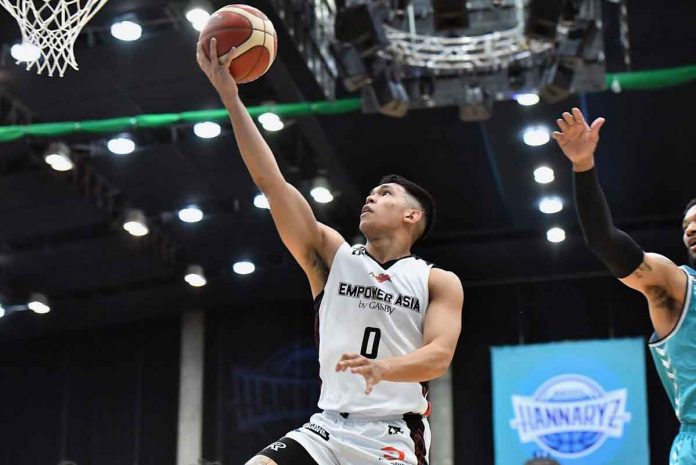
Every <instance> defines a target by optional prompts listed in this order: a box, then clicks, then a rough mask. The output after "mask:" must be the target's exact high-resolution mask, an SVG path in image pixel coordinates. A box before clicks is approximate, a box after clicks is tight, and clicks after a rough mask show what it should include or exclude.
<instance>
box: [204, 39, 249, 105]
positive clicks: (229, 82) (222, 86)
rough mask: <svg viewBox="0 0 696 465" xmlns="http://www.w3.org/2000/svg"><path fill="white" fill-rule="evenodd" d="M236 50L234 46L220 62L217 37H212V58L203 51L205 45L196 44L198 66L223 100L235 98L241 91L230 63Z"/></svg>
mask: <svg viewBox="0 0 696 465" xmlns="http://www.w3.org/2000/svg"><path fill="white" fill-rule="evenodd" d="M234 51H235V48H232V49H231V50H230V51H229V52H227V56H225V61H224V62H220V58H218V54H217V40H216V39H215V37H213V38H212V39H210V59H208V58H207V57H206V56H205V53H203V47H202V46H201V43H200V42H198V44H197V46H196V61H197V62H198V66H200V68H201V70H203V72H204V73H205V75H206V76H207V77H208V79H209V80H210V83H211V84H212V85H213V87H215V90H217V92H218V94H220V97H221V98H222V100H223V101H225V100H226V99H233V98H235V97H236V96H237V95H238V93H239V88H238V87H237V82H236V81H235V80H234V78H233V77H232V75H231V74H230V71H229V69H230V63H232V60H233V58H234Z"/></svg>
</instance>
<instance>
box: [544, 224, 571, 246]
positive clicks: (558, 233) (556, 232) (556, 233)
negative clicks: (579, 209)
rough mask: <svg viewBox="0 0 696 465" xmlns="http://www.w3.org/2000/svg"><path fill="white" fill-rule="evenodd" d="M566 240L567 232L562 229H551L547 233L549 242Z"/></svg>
mask: <svg viewBox="0 0 696 465" xmlns="http://www.w3.org/2000/svg"><path fill="white" fill-rule="evenodd" d="M565 238H566V234H565V231H564V230H563V229H561V228H551V229H549V230H548V231H546V240H548V241H549V242H556V243H557V242H563V241H564V240H565Z"/></svg>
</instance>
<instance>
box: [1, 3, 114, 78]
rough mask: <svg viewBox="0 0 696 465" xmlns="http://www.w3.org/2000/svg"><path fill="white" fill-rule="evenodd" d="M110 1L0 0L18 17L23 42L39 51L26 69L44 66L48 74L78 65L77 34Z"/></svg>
mask: <svg viewBox="0 0 696 465" xmlns="http://www.w3.org/2000/svg"><path fill="white" fill-rule="evenodd" d="M107 1H108V0H0V5H2V6H3V7H5V9H6V10H7V11H9V12H10V14H11V15H12V16H13V17H14V18H15V19H16V20H17V23H18V24H19V28H20V29H21V31H22V43H23V44H31V45H34V46H36V47H38V49H39V51H40V56H39V58H38V59H36V60H33V61H28V62H27V63H26V65H27V71H28V70H30V69H32V68H33V67H34V66H36V72H37V73H38V74H41V73H42V72H43V71H44V70H45V71H47V72H48V75H49V76H53V74H54V73H58V74H59V75H60V77H63V74H65V69H66V68H67V67H68V65H70V66H71V67H72V68H73V69H75V70H77V69H78V67H77V61H76V60H75V54H74V53H73V46H74V45H75V41H76V40H77V36H78V35H79V34H80V31H81V30H82V28H83V27H84V26H85V24H87V22H88V21H89V20H90V19H92V16H94V15H95V14H96V13H97V11H99V9H100V8H101V7H102V6H104V4H105V3H106V2H107ZM37 4H38V6H37ZM20 62H21V61H17V64H19V63H20Z"/></svg>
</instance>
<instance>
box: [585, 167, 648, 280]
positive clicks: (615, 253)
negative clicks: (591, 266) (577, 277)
mask: <svg viewBox="0 0 696 465" xmlns="http://www.w3.org/2000/svg"><path fill="white" fill-rule="evenodd" d="M574 181H575V182H574V184H575V205H576V208H577V210H578V217H579V218H580V227H581V228H582V232H583V234H584V236H585V242H586V243H587V245H588V246H589V248H590V250H592V252H594V253H595V255H597V256H598V257H599V259H600V260H602V261H603V262H604V264H605V265H606V266H607V268H609V271H611V272H612V274H613V275H614V276H616V277H617V278H625V277H626V276H628V275H629V274H631V273H633V272H634V271H635V270H636V269H637V268H638V267H639V266H640V264H641V263H642V262H643V250H642V249H641V248H640V246H639V245H638V244H636V243H635V242H634V241H633V239H631V238H630V236H629V235H628V234H626V233H625V232H623V231H621V230H620V229H618V228H616V226H614V224H613V223H612V219H611V212H610V211H609V204H607V199H606V198H605V197H604V193H603V192H602V188H601V187H600V186H599V181H598V180H597V170H596V169H595V168H592V169H591V170H588V171H583V172H581V173H575V176H574Z"/></svg>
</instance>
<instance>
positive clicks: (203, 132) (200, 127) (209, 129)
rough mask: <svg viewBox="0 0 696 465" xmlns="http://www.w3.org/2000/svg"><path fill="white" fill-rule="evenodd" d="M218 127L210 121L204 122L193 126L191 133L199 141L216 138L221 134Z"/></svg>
mask: <svg viewBox="0 0 696 465" xmlns="http://www.w3.org/2000/svg"><path fill="white" fill-rule="evenodd" d="M221 131H222V130H221V128H220V125H219V124H217V123H213V122H211V121H204V122H202V123H196V124H194V125H193V133H194V134H195V135H197V136H198V137H200V138H201V139H212V138H213V137H217V136H219V135H220V132H221Z"/></svg>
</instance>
